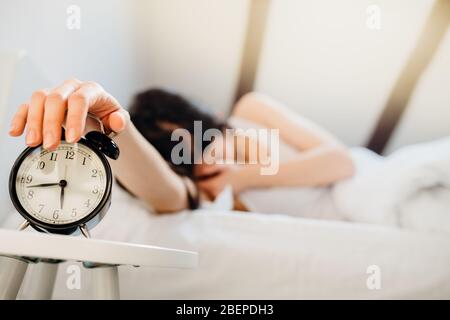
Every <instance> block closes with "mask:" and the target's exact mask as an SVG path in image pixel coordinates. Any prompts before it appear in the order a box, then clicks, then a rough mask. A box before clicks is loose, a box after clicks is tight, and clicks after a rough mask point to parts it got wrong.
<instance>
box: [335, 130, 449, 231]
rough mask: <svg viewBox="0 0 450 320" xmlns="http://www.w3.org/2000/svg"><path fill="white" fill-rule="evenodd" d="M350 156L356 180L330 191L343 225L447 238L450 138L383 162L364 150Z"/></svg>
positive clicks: (403, 151)
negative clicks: (438, 234) (398, 229)
mask: <svg viewBox="0 0 450 320" xmlns="http://www.w3.org/2000/svg"><path fill="white" fill-rule="evenodd" d="M353 155H354V157H355V159H356V161H355V162H356V163H357V164H358V165H359V167H358V168H357V174H356V176H355V177H354V178H352V179H350V180H348V181H344V182H341V183H339V184H337V185H336V186H335V187H334V188H333V189H332V197H333V201H334V203H335V205H336V208H337V210H338V211H339V212H340V213H341V214H342V215H343V216H344V217H345V218H346V219H347V220H350V221H357V222H365V223H376V224H385V225H392V226H397V227H402V228H408V229H416V230H429V231H442V232H448V233H450V137H448V138H445V139H441V140H438V141H435V142H430V143H423V144H418V145H413V146H408V147H404V148H402V149H400V150H398V151H396V152H394V153H393V154H391V155H389V156H388V157H386V158H381V157H380V158H379V157H378V156H376V155H370V153H369V151H367V150H365V149H362V150H358V151H354V152H353ZM368 157H370V158H372V161H371V162H370V164H369V165H368V161H367V158H368Z"/></svg>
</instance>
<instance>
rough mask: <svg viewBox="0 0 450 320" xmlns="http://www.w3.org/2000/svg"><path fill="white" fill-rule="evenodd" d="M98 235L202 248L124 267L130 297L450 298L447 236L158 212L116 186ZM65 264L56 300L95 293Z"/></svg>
mask: <svg viewBox="0 0 450 320" xmlns="http://www.w3.org/2000/svg"><path fill="white" fill-rule="evenodd" d="M14 217H15V216H14ZM14 219H15V220H18V219H16V218H14ZM14 219H11V220H10V224H11V225H15V224H16V223H17V221H16V222H14V221H12V220H14ZM93 235H94V237H98V238H104V239H110V240H121V241H130V242H138V243H146V244H156V245H161V246H169V247H175V248H181V249H190V250H195V251H198V252H199V253H200V263H199V267H198V268H197V269H195V270H178V269H163V268H133V267H121V268H120V277H121V283H120V285H121V292H122V298H124V299H131V298H136V299H164V298H172V299H227V298H232V299H309V298H358V299H359V298H368V299H372V298H450V268H449V266H450V250H449V248H450V237H449V236H447V235H445V234H430V233H419V232H408V231H401V230H398V229H396V228H390V227H382V226H371V225H363V224H354V223H347V222H331V221H319V220H311V219H302V218H293V217H289V216H283V215H265V214H257V213H236V212H229V211H227V212H222V211H214V210H200V211H198V212H182V213H178V214H174V215H162V216H157V215H154V214H150V213H148V211H147V210H146V209H145V207H144V206H142V204H141V203H140V202H139V201H137V200H135V199H132V198H130V197H129V196H128V195H127V194H125V193H124V192H123V191H121V190H119V189H115V190H114V200H113V205H112V207H111V210H110V212H109V213H108V214H107V215H106V217H105V219H104V220H103V221H102V223H101V224H99V225H98V226H97V227H96V228H95V229H94V230H93ZM68 264H73V262H68V263H66V264H64V265H62V267H61V268H60V272H59V273H58V279H57V284H56V287H55V292H54V298H62V299H66V298H90V297H91V290H90V289H91V287H90V274H89V272H88V271H85V270H84V271H83V277H82V287H81V290H72V291H71V290H68V289H67V288H66V286H65V283H66V280H67V274H66V272H65V270H66V269H65V267H66V266H67V265H68ZM371 265H377V266H379V267H380V269H381V289H380V290H369V289H368V288H367V286H366V281H367V279H368V277H369V275H368V274H367V273H366V271H367V268H368V267H369V266H371ZM30 285H32V283H31V282H30V281H26V283H25V285H24V287H23V290H22V292H21V297H22V298H26V292H27V289H26V288H27V286H30Z"/></svg>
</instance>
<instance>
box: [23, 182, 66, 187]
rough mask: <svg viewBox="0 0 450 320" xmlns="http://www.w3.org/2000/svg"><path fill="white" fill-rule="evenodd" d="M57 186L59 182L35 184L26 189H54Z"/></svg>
mask: <svg viewBox="0 0 450 320" xmlns="http://www.w3.org/2000/svg"><path fill="white" fill-rule="evenodd" d="M56 186H59V182H57V183H41V184H35V185H32V186H27V188H40V187H56Z"/></svg>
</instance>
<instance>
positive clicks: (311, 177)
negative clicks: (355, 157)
mask: <svg viewBox="0 0 450 320" xmlns="http://www.w3.org/2000/svg"><path fill="white" fill-rule="evenodd" d="M233 115H234V116H237V117H240V118H243V119H247V120H250V121H253V122H256V123H258V124H260V125H262V126H264V127H266V128H271V129H278V130H279V134H280V138H281V139H282V140H284V141H285V142H286V143H288V144H289V145H291V146H292V147H294V148H296V149H297V150H298V151H299V153H298V156H297V157H296V158H295V159H292V160H289V161H285V162H281V163H280V167H279V171H278V173H277V174H276V175H272V176H271V175H266V176H264V175H261V174H260V168H259V166H258V165H256V166H244V167H243V168H242V169H241V170H238V171H237V172H236V175H237V176H236V177H235V179H236V180H237V182H236V184H237V185H238V188H240V189H245V188H249V187H268V186H322V185H329V184H332V183H334V182H336V181H339V180H341V179H344V178H347V177H350V176H351V175H353V172H354V167H353V162H352V159H351V157H350V154H349V152H348V150H347V148H346V147H345V146H344V145H343V144H342V143H341V142H339V141H338V140H337V139H336V138H335V137H333V136H332V135H331V134H330V133H328V132H327V131H325V130H324V129H323V128H321V127H319V126H318V125H316V124H314V123H313V122H311V121H309V120H308V119H306V118H304V117H301V116H300V115H298V114H297V113H295V112H294V111H292V110H290V109H289V108H287V107H286V106H284V105H282V104H281V103H279V102H277V101H275V100H273V99H271V98H269V97H267V96H264V95H261V94H257V93H251V94H247V95H246V96H244V97H243V98H242V99H241V100H240V101H239V102H238V103H237V105H236V108H235V111H234V113H233Z"/></svg>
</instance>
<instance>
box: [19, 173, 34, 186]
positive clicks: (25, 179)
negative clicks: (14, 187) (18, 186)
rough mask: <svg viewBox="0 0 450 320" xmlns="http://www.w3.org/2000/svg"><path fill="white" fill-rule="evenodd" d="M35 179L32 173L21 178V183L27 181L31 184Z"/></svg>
mask: <svg viewBox="0 0 450 320" xmlns="http://www.w3.org/2000/svg"><path fill="white" fill-rule="evenodd" d="M31 181H33V176H32V175H31V174H29V175H27V176H26V177H22V178H20V183H26V184H29V183H31Z"/></svg>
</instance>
